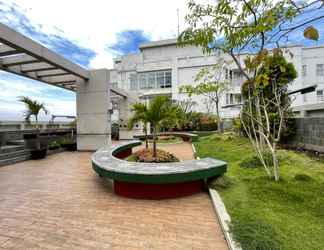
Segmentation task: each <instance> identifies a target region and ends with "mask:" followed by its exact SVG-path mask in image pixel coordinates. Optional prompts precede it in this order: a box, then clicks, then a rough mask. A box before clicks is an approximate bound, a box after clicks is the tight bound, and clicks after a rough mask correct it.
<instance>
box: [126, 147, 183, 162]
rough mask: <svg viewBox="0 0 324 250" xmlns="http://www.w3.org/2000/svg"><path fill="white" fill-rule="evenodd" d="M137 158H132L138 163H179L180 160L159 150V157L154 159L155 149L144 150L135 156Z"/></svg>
mask: <svg viewBox="0 0 324 250" xmlns="http://www.w3.org/2000/svg"><path fill="white" fill-rule="evenodd" d="M133 155H134V156H135V157H134V158H131V159H132V160H133V159H134V160H135V161H137V162H178V161H179V159H178V158H177V157H175V156H174V155H173V154H170V153H169V152H166V151H163V150H160V149H158V150H157V157H156V159H154V157H153V149H142V150H139V151H137V152H135V153H134V154H133Z"/></svg>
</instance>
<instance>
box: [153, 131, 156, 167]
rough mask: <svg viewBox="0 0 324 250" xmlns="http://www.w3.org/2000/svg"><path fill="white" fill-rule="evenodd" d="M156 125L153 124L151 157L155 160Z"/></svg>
mask: <svg viewBox="0 0 324 250" xmlns="http://www.w3.org/2000/svg"><path fill="white" fill-rule="evenodd" d="M156 155H157V154H156V126H155V125H153V158H154V160H155V161H156Z"/></svg>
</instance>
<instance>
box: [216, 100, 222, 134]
mask: <svg viewBox="0 0 324 250" xmlns="http://www.w3.org/2000/svg"><path fill="white" fill-rule="evenodd" d="M218 104H219V103H218V101H216V114H217V130H218V132H221V133H223V132H224V131H223V124H222V120H221V118H220V115H219V105H218Z"/></svg>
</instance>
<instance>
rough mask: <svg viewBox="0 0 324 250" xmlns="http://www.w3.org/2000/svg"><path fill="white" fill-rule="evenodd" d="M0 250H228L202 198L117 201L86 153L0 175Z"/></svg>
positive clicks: (1, 170) (6, 170) (207, 201)
mask: <svg viewBox="0 0 324 250" xmlns="http://www.w3.org/2000/svg"><path fill="white" fill-rule="evenodd" d="M0 249H228V248H227V245H226V242H225V240H224V238H223V234H222V232H221V229H220V226H219V225H218V222H217V218H216V216H215V213H214V211H213V207H212V204H211V201H210V199H209V197H208V195H207V194H205V193H201V194H198V195H194V196H190V197H185V198H181V199H171V200H161V201H150V200H133V199H127V198H121V197H118V196H116V195H115V194H113V192H112V187H111V183H110V182H109V181H107V180H103V179H100V178H98V177H97V176H96V175H95V173H94V172H93V170H92V169H91V165H90V153H79V152H75V153H73V152H64V153H59V154H56V155H51V156H49V157H47V158H46V159H45V160H40V161H32V160H30V161H26V162H22V163H18V164H15V165H11V166H6V167H2V168H0Z"/></svg>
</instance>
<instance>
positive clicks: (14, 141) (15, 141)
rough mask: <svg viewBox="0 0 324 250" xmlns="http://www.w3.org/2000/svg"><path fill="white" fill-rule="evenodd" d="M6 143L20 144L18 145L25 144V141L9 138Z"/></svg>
mask: <svg viewBox="0 0 324 250" xmlns="http://www.w3.org/2000/svg"><path fill="white" fill-rule="evenodd" d="M7 145H20V146H24V145H25V141H24V140H10V141H7Z"/></svg>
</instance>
